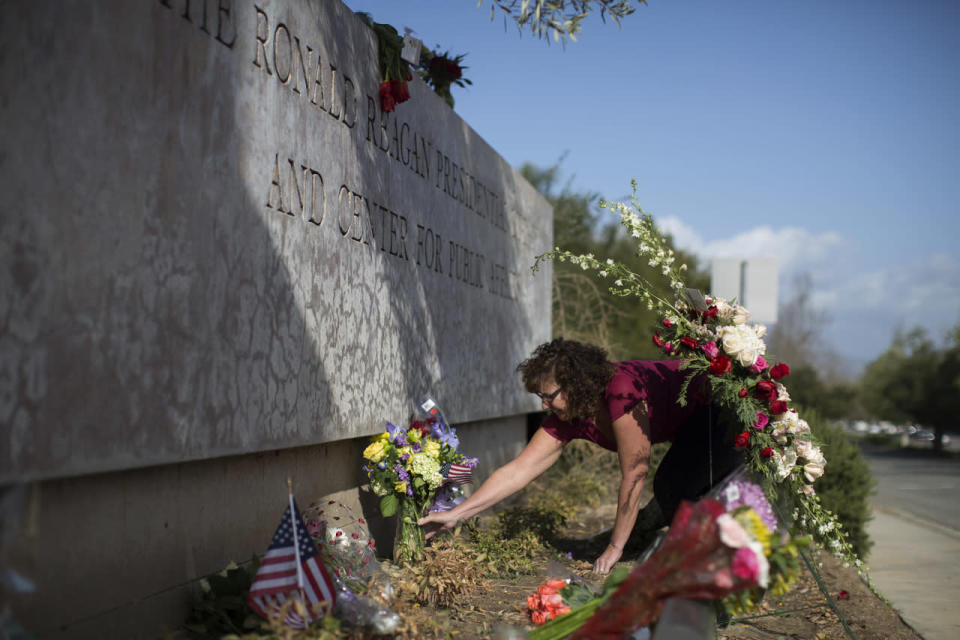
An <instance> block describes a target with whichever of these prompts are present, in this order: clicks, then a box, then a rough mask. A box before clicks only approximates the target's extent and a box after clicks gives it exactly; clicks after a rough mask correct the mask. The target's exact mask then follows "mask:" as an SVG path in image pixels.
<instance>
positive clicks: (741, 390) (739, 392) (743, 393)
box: [737, 387, 747, 398]
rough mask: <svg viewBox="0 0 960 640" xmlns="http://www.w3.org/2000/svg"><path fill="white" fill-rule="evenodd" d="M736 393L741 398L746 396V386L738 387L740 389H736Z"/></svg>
mask: <svg viewBox="0 0 960 640" xmlns="http://www.w3.org/2000/svg"><path fill="white" fill-rule="evenodd" d="M737 395H738V396H740V397H741V398H746V397H747V388H746V387H744V388H743V389H740V391H737Z"/></svg>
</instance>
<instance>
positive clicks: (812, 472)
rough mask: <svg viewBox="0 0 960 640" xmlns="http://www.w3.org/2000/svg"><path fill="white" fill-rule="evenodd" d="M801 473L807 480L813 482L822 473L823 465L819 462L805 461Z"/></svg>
mask: <svg viewBox="0 0 960 640" xmlns="http://www.w3.org/2000/svg"><path fill="white" fill-rule="evenodd" d="M803 475H805V476H806V477H807V482H814V481H815V480H816V479H817V478H819V477H820V476H822V475H823V465H822V464H820V463H819V462H807V463H806V464H805V465H803Z"/></svg>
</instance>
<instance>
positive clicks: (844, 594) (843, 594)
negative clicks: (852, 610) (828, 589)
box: [837, 589, 850, 600]
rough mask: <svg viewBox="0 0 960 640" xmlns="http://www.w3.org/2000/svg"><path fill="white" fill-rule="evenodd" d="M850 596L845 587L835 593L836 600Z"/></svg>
mask: <svg viewBox="0 0 960 640" xmlns="http://www.w3.org/2000/svg"><path fill="white" fill-rule="evenodd" d="M849 597H850V592H849V591H847V590H846V589H842V590H841V591H840V593H838V594H837V600H846V599H847V598H849Z"/></svg>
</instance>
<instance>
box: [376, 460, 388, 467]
mask: <svg viewBox="0 0 960 640" xmlns="http://www.w3.org/2000/svg"><path fill="white" fill-rule="evenodd" d="M386 468H387V463H386V462H384V461H382V460H381V461H380V462H378V463H377V469H386Z"/></svg>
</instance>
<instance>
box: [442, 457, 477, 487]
mask: <svg viewBox="0 0 960 640" xmlns="http://www.w3.org/2000/svg"><path fill="white" fill-rule="evenodd" d="M441 472H442V473H443V479H444V480H445V481H446V482H452V483H453V484H467V483H469V482H473V469H471V468H470V467H468V466H467V465H465V464H453V463H450V462H448V463H447V464H445V465H444V466H443V469H441Z"/></svg>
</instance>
